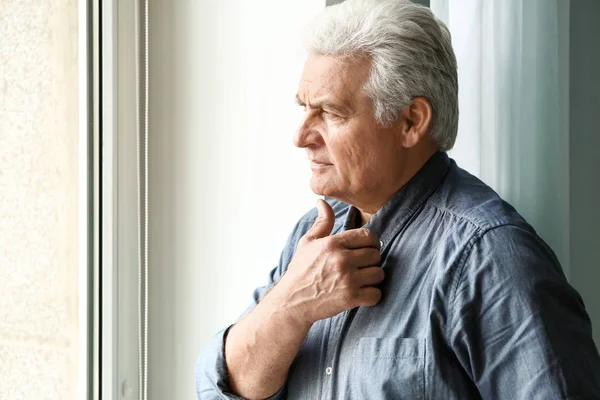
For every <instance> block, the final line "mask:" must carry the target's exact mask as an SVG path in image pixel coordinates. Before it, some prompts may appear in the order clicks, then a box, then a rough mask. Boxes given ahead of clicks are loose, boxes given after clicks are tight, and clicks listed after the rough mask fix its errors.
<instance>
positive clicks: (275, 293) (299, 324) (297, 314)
mask: <svg viewBox="0 0 600 400" xmlns="http://www.w3.org/2000/svg"><path fill="white" fill-rule="evenodd" d="M290 293H291V290H289V289H287V288H286V283H285V282H283V278H282V279H281V281H280V282H278V283H277V284H276V285H275V286H274V287H273V289H271V291H270V292H269V293H268V295H267V296H265V298H264V299H263V301H262V302H264V303H266V304H264V305H265V306H268V307H269V308H270V312H271V313H272V314H273V315H274V316H277V318H279V319H281V320H282V321H283V322H284V323H285V324H286V325H288V326H293V327H294V328H295V329H298V330H299V331H306V332H308V330H309V329H310V328H311V327H312V325H313V323H314V322H313V321H311V320H310V319H308V318H306V315H305V313H304V312H303V311H302V310H301V309H300V307H298V306H297V305H295V304H294V302H293V301H291V299H290Z"/></svg>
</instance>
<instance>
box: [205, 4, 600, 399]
mask: <svg viewBox="0 0 600 400" xmlns="http://www.w3.org/2000/svg"><path fill="white" fill-rule="evenodd" d="M311 33H312V34H311V36H310V38H309V40H308V48H309V53H310V55H309V57H308V60H307V62H306V65H305V68H304V72H303V75H302V78H301V81H300V86H299V90H298V93H297V99H298V102H299V104H300V105H301V106H302V107H304V109H305V111H306V112H305V117H304V120H303V122H302V124H301V126H300V128H299V129H298V132H297V134H296V136H295V138H294V142H295V144H296V146H298V147H300V148H303V149H305V150H306V152H307V155H308V159H309V160H310V166H311V169H312V178H311V188H312V190H313V191H314V192H315V193H318V194H320V195H324V196H327V199H328V202H324V201H321V200H320V201H319V202H318V204H317V210H312V211H310V212H309V213H308V214H306V215H305V216H304V217H302V218H301V219H300V221H299V222H298V224H297V225H296V227H295V229H294V231H293V232H292V234H291V236H290V238H289V241H288V243H287V246H286V247H285V249H284V250H283V253H282V255H281V259H280V263H279V265H278V266H277V268H275V269H274V270H273V271H272V272H271V274H270V277H269V284H268V285H267V286H265V287H263V288H259V289H256V290H255V292H254V302H253V304H252V305H251V307H250V309H249V310H248V311H247V312H246V313H244V315H243V316H242V317H241V319H240V320H239V321H238V322H237V323H236V324H234V325H232V326H231V327H229V328H227V329H225V330H223V331H221V332H220V333H218V334H217V335H216V336H214V338H213V339H212V341H211V343H210V344H209V345H208V346H207V348H206V349H205V350H204V351H203V353H202V355H201V357H200V359H199V361H198V364H197V367H196V384H197V393H198V397H199V399H238V398H248V399H264V398H269V399H280V398H287V399H425V398H427V399H442V400H451V399H461V400H464V399H479V398H483V399H527V400H530V399H544V400H548V399H600V357H599V356H598V352H597V349H596V347H595V345H594V342H593V340H592V335H591V326H590V321H589V318H588V316H587V314H586V311H585V308H584V305H583V303H582V300H581V298H580V296H579V295H578V294H577V292H576V291H575V290H574V289H573V288H572V287H571V286H570V285H569V284H568V282H567V281H566V279H565V277H564V275H563V272H562V270H561V267H560V265H559V262H558V261H557V259H556V257H555V255H554V254H553V252H552V250H551V249H550V248H549V247H548V246H547V245H546V244H545V243H544V242H543V241H542V239H540V238H539V237H538V236H537V234H536V233H535V231H534V230H533V228H532V227H531V226H530V225H528V224H527V222H525V221H524V220H523V218H522V217H521V216H520V215H519V214H518V213H517V212H516V211H515V210H514V209H513V208H512V207H511V206H510V205H509V204H507V203H506V202H504V201H503V200H502V199H500V197H498V195H497V194H496V193H495V192H494V191H493V190H492V189H490V188H489V187H488V186H486V185H485V184H484V183H482V182H481V181H480V180H478V179H477V178H475V177H473V176H472V175H470V174H468V173H467V172H465V171H464V170H462V169H460V168H459V167H458V166H457V165H456V163H455V162H454V161H452V160H451V159H450V158H449V157H448V156H447V155H446V153H445V152H446V151H447V150H449V149H450V148H451V147H452V146H453V144H454V141H455V138H456V134H457V123H458V98H457V93H458V84H457V70H456V59H455V56H454V53H453V50H452V47H451V41H450V34H449V32H448V30H447V28H446V27H445V26H444V25H443V24H442V23H441V22H440V21H438V20H436V18H435V17H434V16H433V15H432V14H431V12H430V11H429V9H427V8H425V7H421V6H417V5H414V4H412V3H410V2H409V1H405V0H379V1H376V0H348V1H346V2H345V3H342V4H340V5H338V6H334V7H330V8H328V9H326V10H325V11H324V12H323V13H322V15H320V16H319V17H318V18H317V19H316V21H315V23H314V25H313V27H312V29H311ZM465 111H466V112H468V110H465ZM523 134H524V135H525V134H527V132H523ZM548 218H552V216H548Z"/></svg>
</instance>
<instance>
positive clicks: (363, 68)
mask: <svg viewBox="0 0 600 400" xmlns="http://www.w3.org/2000/svg"><path fill="white" fill-rule="evenodd" d="M370 65H371V64H370V62H369V60H368V59H366V58H362V59H360V60H357V61H344V60H342V59H340V58H339V57H332V56H323V55H319V54H310V55H309V56H308V58H307V60H306V63H305V65H304V70H303V72H302V78H301V79H300V85H299V90H298V95H299V97H300V98H302V99H305V98H306V97H308V99H313V98H318V97H321V96H331V97H334V98H340V100H348V99H352V98H357V97H362V96H361V95H362V90H361V89H362V87H363V85H364V83H365V82H366V80H367V79H368V77H369V72H370Z"/></svg>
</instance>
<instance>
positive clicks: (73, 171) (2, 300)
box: [0, 0, 78, 400]
mask: <svg viewBox="0 0 600 400" xmlns="http://www.w3.org/2000/svg"><path fill="white" fill-rule="evenodd" d="M0 38H2V39H1V41H0V399H11V400H12V399H41V398H44V399H61V400H62V399H75V398H76V390H77V379H74V377H76V376H77V372H78V365H77V359H78V355H77V349H78V342H77V333H78V321H77V285H78V274H77V269H78V266H77V260H78V258H77V246H78V243H77V238H78V233H77V193H78V192H77V166H78V158H77V148H78V147H77V137H78V119H77V115H78V95H77V93H78V84H77V82H78V79H77V76H78V73H77V71H78V69H77V68H78V58H77V43H78V36H77V1H76V0H54V1H52V2H50V1H45V0H33V1H28V2H23V1H19V0H3V1H0Z"/></svg>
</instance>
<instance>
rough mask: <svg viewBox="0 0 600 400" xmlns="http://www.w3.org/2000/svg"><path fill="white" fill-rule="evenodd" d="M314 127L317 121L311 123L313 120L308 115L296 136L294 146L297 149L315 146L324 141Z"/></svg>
mask: <svg viewBox="0 0 600 400" xmlns="http://www.w3.org/2000/svg"><path fill="white" fill-rule="evenodd" d="M314 125H315V121H311V118H310V117H309V116H308V115H307V116H306V117H305V118H304V120H303V121H302V123H301V124H300V126H299V127H298V130H297V131H296V134H295V135H294V145H296V147H299V148H306V147H310V146H315V145H318V144H319V143H320V142H321V141H322V137H321V134H320V133H319V130H318V129H317V127H316V126H314Z"/></svg>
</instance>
